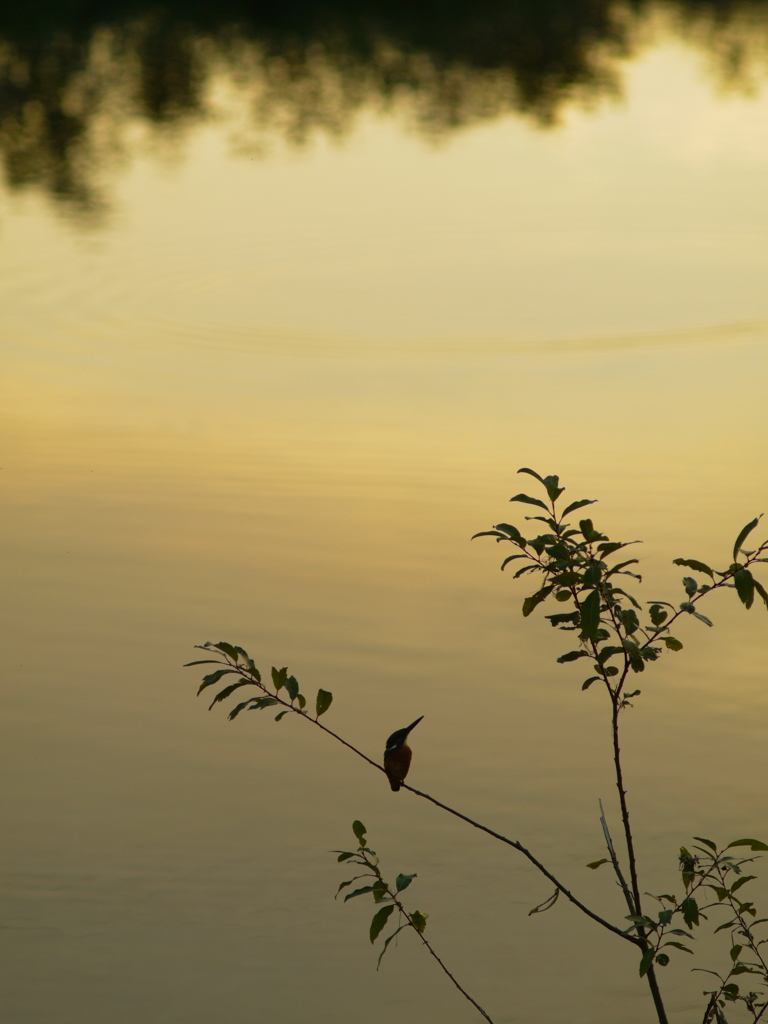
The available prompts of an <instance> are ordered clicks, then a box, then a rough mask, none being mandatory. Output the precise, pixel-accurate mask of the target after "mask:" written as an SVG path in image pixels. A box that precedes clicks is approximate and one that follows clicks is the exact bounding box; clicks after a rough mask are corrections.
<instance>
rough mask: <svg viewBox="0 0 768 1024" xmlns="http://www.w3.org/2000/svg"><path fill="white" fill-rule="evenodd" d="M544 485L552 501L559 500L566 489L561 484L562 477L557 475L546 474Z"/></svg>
mask: <svg viewBox="0 0 768 1024" xmlns="http://www.w3.org/2000/svg"><path fill="white" fill-rule="evenodd" d="M544 486H545V487H546V488H547V494H548V496H549V500H550V501H557V499H558V498H559V497H560V495H561V494H562V493H563V491H564V490H565V488H564V487H561V486H560V477H557V476H545V477H544Z"/></svg>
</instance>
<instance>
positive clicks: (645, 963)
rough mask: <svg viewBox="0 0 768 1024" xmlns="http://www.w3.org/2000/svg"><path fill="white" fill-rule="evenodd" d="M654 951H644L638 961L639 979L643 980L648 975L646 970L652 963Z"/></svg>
mask: <svg viewBox="0 0 768 1024" xmlns="http://www.w3.org/2000/svg"><path fill="white" fill-rule="evenodd" d="M654 956H655V951H654V950H653V949H646V950H645V952H644V953H643V956H642V958H641V960H640V977H641V978H644V977H645V976H646V974H647V973H648V970H649V968H650V966H651V964H652V963H653V958H654Z"/></svg>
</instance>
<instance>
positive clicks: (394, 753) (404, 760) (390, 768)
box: [384, 715, 424, 793]
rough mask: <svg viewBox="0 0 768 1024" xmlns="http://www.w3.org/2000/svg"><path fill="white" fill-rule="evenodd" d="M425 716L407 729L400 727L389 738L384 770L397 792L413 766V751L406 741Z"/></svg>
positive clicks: (385, 752) (385, 751)
mask: <svg viewBox="0 0 768 1024" xmlns="http://www.w3.org/2000/svg"><path fill="white" fill-rule="evenodd" d="M423 717H424V715H422V716H421V718H417V719H416V721H415V722H411V724H410V725H409V726H408V727H407V728H406V729H398V730H397V732H393V733H392V735H391V736H390V737H389V739H388V740H387V746H386V748H385V750H384V771H385V772H386V773H387V778H388V779H389V784H390V786H391V787H392V790H393V792H395V793H396V792H397V791H398V789H400V783H401V782H402V781H403V779H404V778H405V776H406V775H407V774H408V769H409V768H410V766H411V754H412V751H411V748H410V747H409V746H408V743H407V742H406V741H407V739H408V733H409V732H410V731H411V729H413V728H415V727H416V726H417V725H418V724H419V722H420V721H421V719H422V718H423Z"/></svg>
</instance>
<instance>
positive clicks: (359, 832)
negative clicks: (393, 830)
mask: <svg viewBox="0 0 768 1024" xmlns="http://www.w3.org/2000/svg"><path fill="white" fill-rule="evenodd" d="M352 831H353V832H354V833H355V837H356V838H357V841H358V843H360V845H361V846H365V834H366V832H367V831H368V829H367V828H366V827H365V825H364V824H363V823H362V821H358V820H357V819H355V821H353V822H352Z"/></svg>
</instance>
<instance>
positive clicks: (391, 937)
mask: <svg viewBox="0 0 768 1024" xmlns="http://www.w3.org/2000/svg"><path fill="white" fill-rule="evenodd" d="M407 927H408V925H407V924H401V925H400V927H399V928H398V929H397V931H394V932H392V934H391V935H388V936H387V938H386V939H385V940H384V948H383V949H382V951H381V952H380V953H379V959H378V960H377V961H376V970H377V971H378V969H379V967H381V958H382V957H383V956H384V954H385V953H386V952H387V946H388V945H389V944H390V942H391V941H392V939H394V937H395V936H396V935H399V934H400V932H401V931H402V930H403V928H407Z"/></svg>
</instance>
